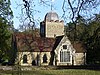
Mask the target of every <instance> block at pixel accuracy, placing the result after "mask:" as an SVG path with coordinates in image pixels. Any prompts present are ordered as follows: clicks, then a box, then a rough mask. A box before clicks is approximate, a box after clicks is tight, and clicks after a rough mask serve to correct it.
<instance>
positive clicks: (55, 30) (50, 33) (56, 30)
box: [45, 22, 64, 37]
mask: <svg viewBox="0 0 100 75" xmlns="http://www.w3.org/2000/svg"><path fill="white" fill-rule="evenodd" d="M45 34H46V37H56V36H61V35H64V24H63V22H46V28H45Z"/></svg>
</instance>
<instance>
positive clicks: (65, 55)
mask: <svg viewBox="0 0 100 75" xmlns="http://www.w3.org/2000/svg"><path fill="white" fill-rule="evenodd" d="M60 62H70V51H65V50H61V51H60Z"/></svg>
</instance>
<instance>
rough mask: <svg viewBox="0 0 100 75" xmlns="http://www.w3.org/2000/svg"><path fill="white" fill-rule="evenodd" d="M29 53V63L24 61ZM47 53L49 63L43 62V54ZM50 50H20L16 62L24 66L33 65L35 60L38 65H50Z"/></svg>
mask: <svg viewBox="0 0 100 75" xmlns="http://www.w3.org/2000/svg"><path fill="white" fill-rule="evenodd" d="M24 55H27V63H23V56H24ZM44 55H46V57H47V60H46V61H47V63H43V56H44ZM50 58H51V55H50V52H18V53H17V58H16V62H15V64H18V63H19V65H22V66H31V65H32V63H33V61H34V62H35V64H36V65H38V66H40V65H49V63H50Z"/></svg>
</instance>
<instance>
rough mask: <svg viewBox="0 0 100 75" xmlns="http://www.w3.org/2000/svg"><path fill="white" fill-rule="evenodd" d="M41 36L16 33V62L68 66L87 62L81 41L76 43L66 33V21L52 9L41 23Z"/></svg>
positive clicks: (14, 37) (14, 38)
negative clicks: (60, 18)
mask: <svg viewBox="0 0 100 75" xmlns="http://www.w3.org/2000/svg"><path fill="white" fill-rule="evenodd" d="M39 35H40V36H33V34H25V33H14V35H13V44H14V48H15V49H16V51H17V57H16V62H15V64H19V65H22V66H32V65H33V66H34V65H35V66H48V65H55V66H61V65H63V66H67V65H84V64H86V51H85V49H84V47H83V45H82V43H81V42H75V43H74V44H72V43H71V41H70V40H69V39H68V37H67V36H66V35H64V21H63V20H59V16H58V14H57V13H56V12H54V11H50V12H48V13H47V14H46V15H45V18H44V20H43V21H42V22H41V23H40V34H39Z"/></svg>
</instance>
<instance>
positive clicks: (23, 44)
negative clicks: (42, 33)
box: [14, 33, 55, 52]
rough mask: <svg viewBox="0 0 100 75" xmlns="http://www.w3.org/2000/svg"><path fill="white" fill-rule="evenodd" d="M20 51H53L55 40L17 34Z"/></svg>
mask: <svg viewBox="0 0 100 75" xmlns="http://www.w3.org/2000/svg"><path fill="white" fill-rule="evenodd" d="M14 36H15V37H16V42H17V49H18V50H19V51H33V52H37V51H44V52H48V51H51V50H52V48H53V46H54V42H55V40H54V39H53V38H41V37H33V36H32V34H22V33H15V34H14Z"/></svg>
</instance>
